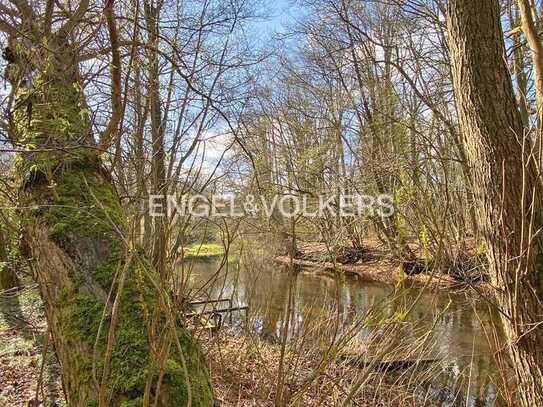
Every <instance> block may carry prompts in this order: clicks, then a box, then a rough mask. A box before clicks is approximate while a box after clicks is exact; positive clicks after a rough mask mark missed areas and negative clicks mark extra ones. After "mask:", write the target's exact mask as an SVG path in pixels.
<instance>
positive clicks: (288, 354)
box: [0, 286, 415, 407]
mask: <svg viewBox="0 0 543 407" xmlns="http://www.w3.org/2000/svg"><path fill="white" fill-rule="evenodd" d="M1 294H2V295H1V296H0V405H2V406H14V407H17V406H41V405H43V406H62V405H65V401H64V398H63V396H62V386H61V382H60V370H59V366H58V363H57V361H56V357H55V355H54V352H53V351H52V347H51V346H46V344H45V339H44V338H45V335H46V330H47V324H46V322H45V316H44V311H43V304H42V302H41V299H40V296H39V294H38V291H37V289H36V287H35V286H30V287H27V288H25V289H24V290H22V291H19V292H13V293H8V294H9V295H6V293H1ZM196 335H197V336H198V339H199V341H200V343H201V344H202V347H203V349H204V351H205V354H206V359H207V361H208V364H209V368H210V374H211V378H212V382H213V386H214V389H215V394H216V398H217V400H218V401H219V403H220V405H221V406H225V407H230V406H232V407H233V406H255V405H257V406H259V407H260V406H262V407H267V406H270V407H271V406H274V405H275V399H276V397H277V380H278V372H279V371H280V368H279V365H280V363H281V362H280V361H281V353H282V350H281V346H280V345H277V344H271V343H269V342H266V341H263V340H261V339H259V338H257V337H254V336H252V335H246V334H243V333H240V332H239V331H236V332H234V331H231V330H228V329H226V328H225V329H222V330H220V331H219V332H218V333H215V334H211V332H210V331H208V330H200V331H199V332H196ZM44 348H47V352H45V363H43V359H44V357H43V356H44ZM284 355H285V357H284V365H283V372H286V373H285V375H284V376H283V377H284V384H283V389H284V397H285V399H286V400H293V399H294V398H296V397H298V396H299V401H300V404H299V405H303V406H317V405H318V406H330V407H331V406H338V405H341V404H342V401H343V400H345V398H346V392H347V391H348V390H349V389H350V388H351V386H352V385H353V384H355V383H356V381H357V380H359V379H361V378H364V380H366V384H365V386H364V387H363V389H361V390H360V391H359V392H358V393H357V394H356V396H355V397H354V399H353V403H352V405H358V406H370V405H371V406H374V405H387V406H395V405H403V406H406V405H407V406H409V405H415V402H414V399H413V397H414V396H413V395H412V392H409V391H407V390H406V389H404V388H403V387H402V386H399V385H398V384H395V383H393V382H392V380H390V382H389V380H388V378H387V376H386V375H383V374H380V373H378V372H373V373H371V374H369V375H368V374H366V373H360V372H362V371H361V370H360V369H354V368H353V367H352V366H350V365H349V364H348V363H339V362H335V361H334V362H330V363H328V364H326V366H325V368H324V369H319V366H320V362H321V359H322V350H321V349H319V348H315V349H312V350H307V349H306V350H304V351H300V350H293V349H289V348H287V349H286V351H285V353H284ZM362 374H366V375H367V377H363V376H362ZM40 383H41V385H40ZM302 390H303V391H302ZM36 394H38V400H39V401H38V402H37V403H35V402H34V401H33V400H34V399H35V398H36Z"/></svg>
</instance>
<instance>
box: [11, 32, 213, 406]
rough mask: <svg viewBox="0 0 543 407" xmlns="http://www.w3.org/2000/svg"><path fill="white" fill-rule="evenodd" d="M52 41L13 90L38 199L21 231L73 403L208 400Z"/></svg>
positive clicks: (66, 61)
mask: <svg viewBox="0 0 543 407" xmlns="http://www.w3.org/2000/svg"><path fill="white" fill-rule="evenodd" d="M18 49H19V50H20V49H21V47H19V48H18ZM47 49H48V50H50V51H51V52H47V53H46V54H45V56H44V57H43V58H41V60H40V61H39V63H38V65H37V66H36V70H35V71H34V72H33V77H32V81H31V86H28V83H29V82H27V86H26V87H22V88H20V89H19V91H18V96H17V102H16V104H15V107H14V110H13V112H12V120H13V126H14V130H15V131H14V134H15V137H16V138H17V141H18V142H19V143H22V144H24V145H25V146H26V149H27V150H29V152H28V153H25V154H22V155H21V156H20V157H19V159H18V163H17V169H18V174H19V177H20V180H21V190H22V196H23V200H24V201H25V202H23V206H25V207H32V208H33V209H32V210H29V211H27V212H26V213H25V214H24V219H23V226H24V236H23V242H24V244H25V246H26V248H27V251H28V252H29V253H30V255H31V256H32V258H33V259H34V261H35V266H36V270H37V279H38V282H39V286H40V290H41V294H42V296H43V299H44V302H45V307H46V314H47V320H48V324H49V328H50V331H51V334H52V338H53V341H54V345H55V348H56V353H57V355H58V358H59V362H60V365H61V370H62V380H63V385H64V389H65V393H66V397H67V401H68V405H69V406H73V407H77V406H93V405H99V404H101V405H104V406H105V405H108V406H120V405H121V406H132V405H133V406H136V405H138V406H139V405H142V404H145V403H147V402H149V403H151V405H160V406H184V405H188V404H191V405H192V406H210V405H212V404H213V395H212V389H211V385H210V383H209V378H208V373H207V369H206V365H205V361H204V360H203V358H202V355H201V352H200V350H199V348H198V346H197V344H196V343H195V342H194V340H193V339H192V337H191V336H190V334H189V333H188V331H187V330H186V329H184V328H183V327H182V326H180V323H179V321H177V320H176V319H172V317H171V316H170V314H169V313H168V312H167V311H166V310H167V309H168V307H167V303H168V300H167V298H166V297H167V296H163V295H161V294H160V292H159V291H158V290H157V289H155V286H157V284H158V282H159V276H158V273H156V271H155V270H154V268H153V267H152V265H150V264H149V262H147V261H146V259H145V258H142V257H139V256H138V254H137V252H138V251H137V249H136V248H134V247H132V246H131V244H130V243H129V242H127V241H125V239H124V236H126V235H127V233H126V232H127V230H126V228H127V222H126V215H125V212H124V210H123V208H122V206H121V203H120V200H119V198H118V196H117V194H116V191H115V188H114V186H113V184H112V181H111V179H110V178H109V176H108V174H107V172H106V171H105V170H104V168H103V166H102V163H101V161H100V159H99V158H98V156H97V153H96V149H95V148H94V146H95V143H94V141H93V137H92V135H91V124H90V122H89V119H88V115H87V113H86V110H85V108H84V106H85V104H84V100H83V94H82V90H81V85H80V84H81V81H80V78H79V77H78V70H77V63H76V61H75V57H74V54H75V53H74V52H73V49H74V48H73V47H72V46H71V44H70V43H69V42H68V41H67V40H66V37H61V36H56V37H55V36H52V37H50V38H49V39H48V43H47ZM21 52H24V51H21ZM24 60H25V58H24V55H23V54H20V55H18V58H17V60H14V61H11V62H12V63H11V64H10V65H12V66H10V69H11V70H12V71H15V70H16V69H23V68H22V67H21V66H16V65H17V64H19V65H21V61H24ZM17 85H19V84H14V86H17ZM128 259H130V261H129V260H128ZM120 281H123V282H124V283H120ZM119 288H122V290H120V291H121V293H120V294H119V295H117V293H118V291H119ZM114 299H115V300H114ZM115 309H116V310H117V311H115V312H116V313H117V315H116V318H114V319H115V321H116V326H115V329H114V330H111V329H110V327H111V324H112V319H113V318H112V313H114V311H113V310H115ZM110 331H111V332H110ZM113 332H114V335H113ZM108 343H109V345H108ZM105 366H107V368H104V367H105ZM188 383H190V386H189V385H188ZM100 394H103V395H104V397H102V400H101V402H100V401H99V398H100V397H99V395H100ZM155 400H158V404H153V403H154V402H155Z"/></svg>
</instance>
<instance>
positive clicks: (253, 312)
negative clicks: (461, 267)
mask: <svg viewBox="0 0 543 407" xmlns="http://www.w3.org/2000/svg"><path fill="white" fill-rule="evenodd" d="M190 268H191V273H190V278H189V280H190V286H191V287H192V289H193V293H194V294H195V296H196V297H197V298H198V299H203V298H208V299H216V298H231V299H232V302H233V305H234V306H240V305H248V306H249V309H250V329H252V330H253V331H254V332H256V333H257V334H259V335H260V336H261V337H262V338H264V339H266V340H268V341H271V342H279V341H280V340H281V337H282V335H283V334H285V335H288V336H290V337H291V338H297V337H299V336H300V335H302V333H303V334H304V337H307V332H305V331H304V329H305V328H306V327H307V326H308V323H309V322H310V321H316V320H317V321H319V320H322V321H330V320H334V321H336V322H337V323H338V325H339V328H340V329H338V330H337V331H332V332H331V331H330V329H329V327H330V324H325V323H323V324H322V325H321V326H317V327H315V324H313V325H312V328H311V337H313V338H319V339H320V340H322V338H328V339H329V340H332V338H333V335H339V334H341V332H342V330H343V329H347V328H348V327H350V326H352V324H353V323H354V322H355V321H357V320H361V319H362V318H363V317H365V316H367V313H368V310H371V309H378V310H380V313H379V314H378V316H383V315H389V316H390V315H402V313H404V312H406V311H407V310H410V312H409V316H408V317H407V321H408V322H411V323H412V324H408V329H407V330H406V331H402V335H406V338H404V339H405V342H406V343H409V341H410V340H411V338H410V336H412V340H413V341H415V339H416V337H417V336H418V335H419V334H420V333H422V332H428V331H430V330H431V334H430V335H429V338H428V340H427V342H426V343H427V344H428V346H427V348H426V349H424V354H425V357H427V358H436V359H439V360H444V361H445V362H446V365H447V371H446V374H444V375H443V378H442V379H441V383H440V384H436V383H432V384H431V385H429V386H425V387H424V390H423V392H424V393H426V394H423V395H422V397H430V398H431V399H433V400H434V401H435V400H440V402H439V403H438V405H469V406H479V405H481V406H492V405H494V404H495V400H496V397H497V395H496V393H497V390H496V385H495V383H496V381H497V377H495V371H496V368H495V365H494V362H493V358H492V351H491V349H490V348H489V345H488V341H487V339H486V337H487V335H488V334H491V332H492V330H493V324H492V321H493V320H495V317H493V316H491V315H490V313H489V311H488V307H486V306H485V305H484V304H474V303H473V301H471V300H469V299H468V298H467V296H463V295H452V294H449V293H446V292H439V293H436V292H431V291H428V292H420V291H417V290H413V289H411V290H402V291H400V294H398V290H394V287H391V286H388V285H383V284H377V283H368V282H362V281H360V280H359V279H358V278H356V277H344V276H334V275H331V274H326V273H320V274H316V273H315V272H304V271H301V272H299V273H289V272H287V271H285V270H283V269H281V267H280V266H277V265H274V264H273V263H272V262H262V261H260V262H258V261H257V260H255V261H251V262H245V263H242V262H232V263H227V264H222V265H221V261H220V259H216V260H207V261H194V262H193V263H192V264H191V267H190ZM289 292H290V293H291V298H292V300H293V301H292V303H291V304H290V307H289ZM416 299H418V301H415V300H416ZM413 303H415V305H414V306H413V307H412V308H411V306H412V304H413ZM288 309H290V312H287V310H288ZM234 322H235V323H237V324H238V325H239V326H241V325H242V324H243V323H244V321H243V314H240V315H236V316H235V318H234ZM285 324H287V325H285ZM411 326H412V327H413V328H411ZM285 327H287V328H288V330H285V331H284V328H285ZM410 329H411V331H410ZM369 333H370V330H369V329H367V328H360V329H359V330H358V331H357V333H356V338H355V339H358V340H359V341H360V342H361V343H363V342H364V341H363V339H364V338H365V337H367V335H369ZM331 336H332V337H331ZM443 384H445V385H443ZM453 389H455V390H453ZM458 389H460V393H459V392H457V391H456V390H458ZM466 395H468V396H467V402H466Z"/></svg>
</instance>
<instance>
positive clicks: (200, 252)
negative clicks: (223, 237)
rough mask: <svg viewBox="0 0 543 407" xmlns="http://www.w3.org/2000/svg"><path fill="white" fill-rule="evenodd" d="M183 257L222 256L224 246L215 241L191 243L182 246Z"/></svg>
mask: <svg viewBox="0 0 543 407" xmlns="http://www.w3.org/2000/svg"><path fill="white" fill-rule="evenodd" d="M183 250H184V252H185V258H190V257H213V256H222V255H223V254H224V247H223V246H222V245H220V244H216V243H193V244H190V245H188V246H185V247H183Z"/></svg>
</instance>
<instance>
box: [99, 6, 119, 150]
mask: <svg viewBox="0 0 543 407" xmlns="http://www.w3.org/2000/svg"><path fill="white" fill-rule="evenodd" d="M113 1H114V0H107V2H106V5H105V7H104V15H105V17H106V21H107V27H108V31H109V38H110V42H111V105H112V112H111V119H110V120H109V124H108V126H107V128H106V130H105V131H104V133H102V136H101V137H100V143H99V145H98V153H99V154H101V153H103V152H104V151H106V150H107V149H108V147H109V146H110V145H111V143H112V142H113V141H114V140H115V138H116V137H117V136H118V130H119V129H118V126H119V122H120V120H121V115H122V114H121V113H122V98H121V55H120V52H119V36H118V33H117V26H116V25H115V16H114V14H113Z"/></svg>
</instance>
